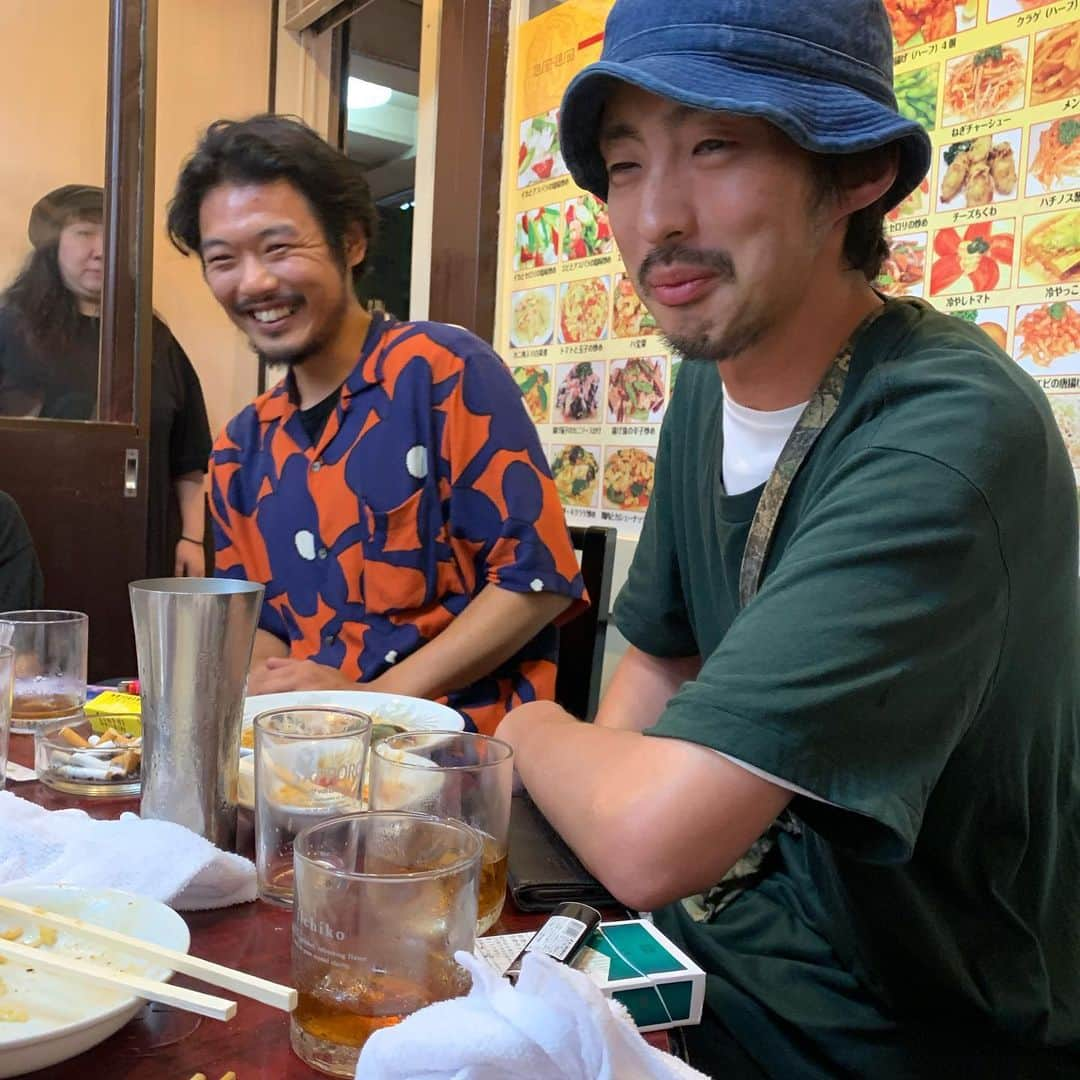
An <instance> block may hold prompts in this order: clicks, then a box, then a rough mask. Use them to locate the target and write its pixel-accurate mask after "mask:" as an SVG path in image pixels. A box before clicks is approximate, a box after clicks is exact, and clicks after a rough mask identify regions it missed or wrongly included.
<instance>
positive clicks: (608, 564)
mask: <svg viewBox="0 0 1080 1080" xmlns="http://www.w3.org/2000/svg"><path fill="white" fill-rule="evenodd" d="M616 535H617V534H616V532H615V530H614V529H611V528H607V527H602V526H597V525H591V526H587V527H586V526H578V525H572V526H571V527H570V539H571V540H572V541H573V544H574V548H575V550H577V551H580V552H581V576H582V578H583V579H584V581H585V588H586V589H588V590H589V607H588V608H587V609H586V610H585V611H583V612H582V613H581V614H580V615H578V616H576V617H575V618H573V619H571V620H570V621H569V622H568V623H565V624H563V626H561V627H560V628H559V674H558V676H557V678H556V680H555V700H556V701H557V702H558V703H559V704H560V705H561V706H562V707H563V708H564V709H566V711H567V712H568V713H570V714H571V715H572V716H576V717H578V718H579V719H581V720H588V721H592V719H593V718H594V717H595V716H596V709H597V706H598V705H599V704H600V680H601V678H602V676H603V672H604V639H605V638H606V637H607V623H608V611H609V610H610V608H611V578H612V574H613V571H614V566H615V541H616Z"/></svg>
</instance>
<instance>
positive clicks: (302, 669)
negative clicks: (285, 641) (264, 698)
mask: <svg viewBox="0 0 1080 1080" xmlns="http://www.w3.org/2000/svg"><path fill="white" fill-rule="evenodd" d="M358 689H359V687H358V686H357V684H356V683H355V682H353V681H352V679H350V678H349V677H348V676H347V675H342V673H341V672H340V671H338V669H337V668H332V667H327V666H326V665H325V664H316V663H315V661H313V660H293V659H291V658H289V657H279V656H272V657H270V658H269V659H268V660H267V661H266V663H264V664H262V665H261V666H259V667H256V668H253V669H252V671H251V674H250V675H249V676H248V693H249V694H283V693H286V692H288V691H291V690H358Z"/></svg>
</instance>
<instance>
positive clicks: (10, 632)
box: [0, 611, 89, 733]
mask: <svg viewBox="0 0 1080 1080" xmlns="http://www.w3.org/2000/svg"><path fill="white" fill-rule="evenodd" d="M88 624H89V620H88V619H87V617H86V616H85V615H84V614H83V613H82V612H80V611H5V612H3V613H0V645H10V646H11V647H12V649H14V650H15V691H14V698H13V700H12V704H11V730H12V731H19V732H24V733H32V732H34V731H35V730H36V729H37V727H38V725H40V724H42V723H50V724H51V723H52V721H54V720H60V719H63V718H65V717H70V716H77V715H78V714H79V712H80V710H81V709H82V707H83V705H84V704H85V703H86V639H87V626H88Z"/></svg>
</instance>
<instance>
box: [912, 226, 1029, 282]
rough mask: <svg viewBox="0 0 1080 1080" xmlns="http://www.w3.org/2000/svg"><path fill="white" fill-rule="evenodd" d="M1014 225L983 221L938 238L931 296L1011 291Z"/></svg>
mask: <svg viewBox="0 0 1080 1080" xmlns="http://www.w3.org/2000/svg"><path fill="white" fill-rule="evenodd" d="M1015 230H1016V223H1015V222H1014V221H1011V220H1010V221H980V222H977V223H976V224H974V225H968V226H967V227H964V226H957V227H955V228H949V229H939V230H938V231H937V232H936V233H935V234H934V252H933V263H932V265H931V268H930V295H931V296H943V295H946V294H949V295H952V294H960V293H970V292H979V293H981V292H989V291H991V290H993V289H1007V288H1009V286H1010V285H1011V284H1012V265H1013V252H1014V250H1015V246H1016V244H1015Z"/></svg>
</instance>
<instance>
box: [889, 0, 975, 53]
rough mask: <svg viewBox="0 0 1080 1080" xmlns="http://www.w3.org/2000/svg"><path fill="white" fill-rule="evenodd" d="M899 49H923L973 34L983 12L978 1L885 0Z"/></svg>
mask: <svg viewBox="0 0 1080 1080" xmlns="http://www.w3.org/2000/svg"><path fill="white" fill-rule="evenodd" d="M885 10H886V11H887V12H888V13H889V22H890V23H892V31H893V38H894V39H895V41H896V47H897V48H898V49H905V48H908V47H910V46H912V45H923V44H925V43H926V42H928V41H937V40H938V39H940V38H947V37H952V35H953V34H956V33H959V32H960V31H962V30H970V29H971V28H972V27H973V26H974V25H975V21H976V18H977V16H978V12H979V3H978V0H966V2H965V3H960V4H957V3H954V2H953V0H885Z"/></svg>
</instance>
